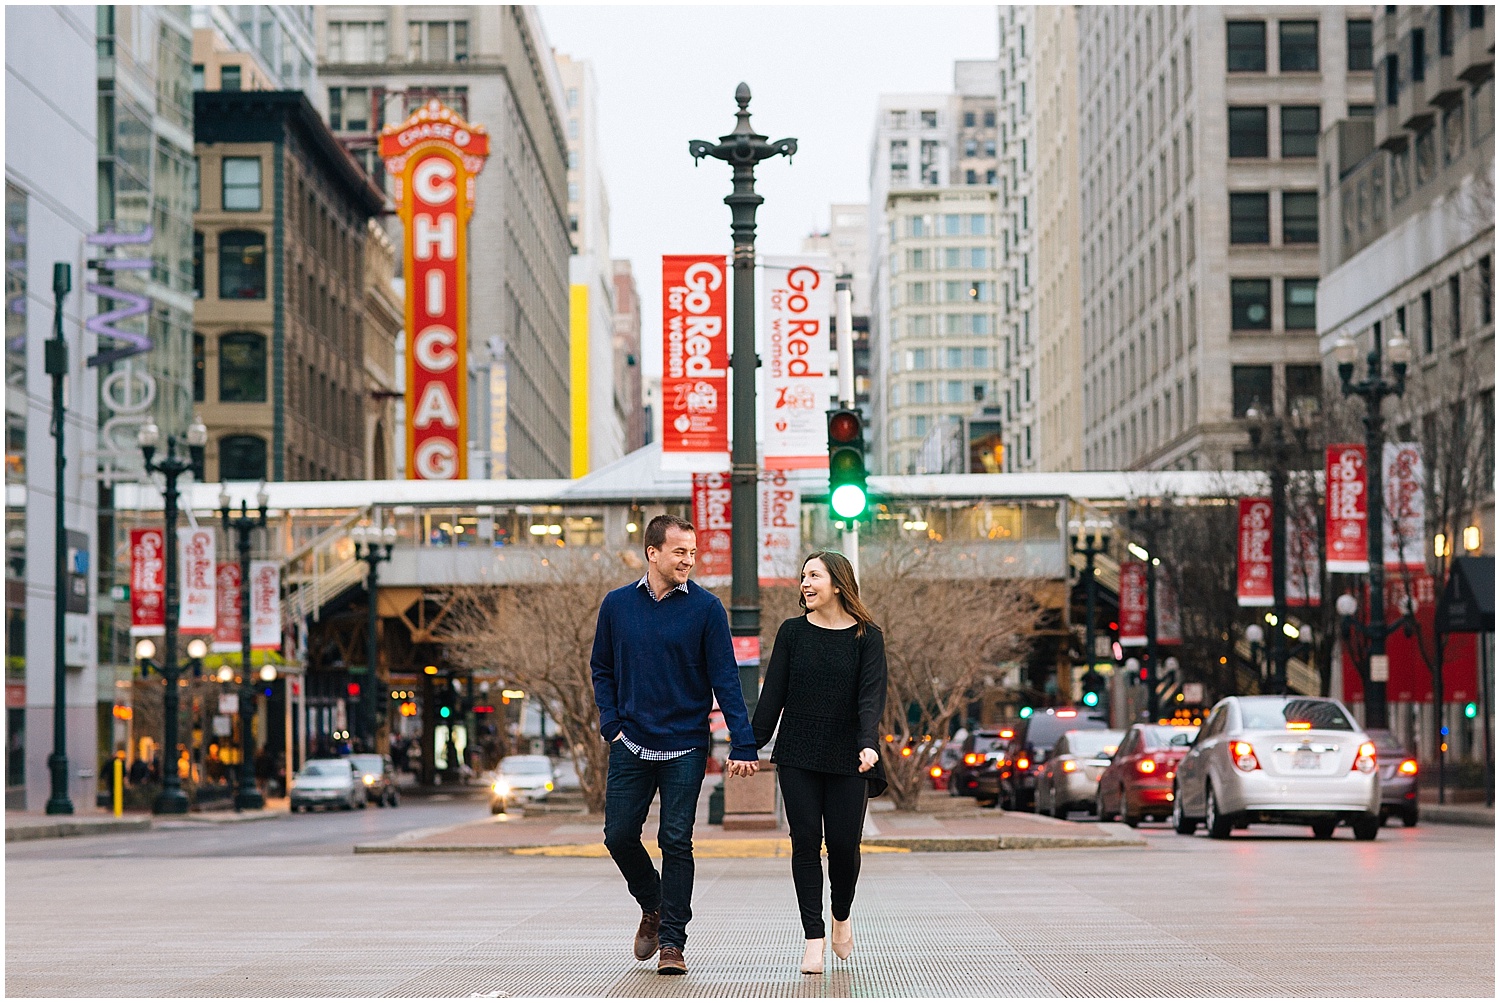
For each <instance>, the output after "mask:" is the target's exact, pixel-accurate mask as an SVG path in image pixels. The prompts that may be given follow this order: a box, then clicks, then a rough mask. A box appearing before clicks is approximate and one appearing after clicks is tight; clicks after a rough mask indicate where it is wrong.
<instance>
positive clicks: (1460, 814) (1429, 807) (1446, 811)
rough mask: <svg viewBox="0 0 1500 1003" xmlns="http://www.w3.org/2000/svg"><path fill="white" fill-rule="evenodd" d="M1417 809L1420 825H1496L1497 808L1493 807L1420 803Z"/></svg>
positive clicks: (1491, 827) (1491, 826)
mask: <svg viewBox="0 0 1500 1003" xmlns="http://www.w3.org/2000/svg"><path fill="white" fill-rule="evenodd" d="M1417 811H1418V814H1419V819H1420V821H1419V822H1418V824H1419V825H1420V824H1423V823H1432V824H1433V825H1472V826H1479V827H1481V828H1489V829H1493V828H1494V827H1495V809H1493V808H1469V807H1465V806H1463V805H1449V804H1419V805H1418V806H1417Z"/></svg>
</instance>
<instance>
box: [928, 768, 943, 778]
mask: <svg viewBox="0 0 1500 1003" xmlns="http://www.w3.org/2000/svg"><path fill="white" fill-rule="evenodd" d="M927 772H928V773H930V774H932V775H933V776H934V777H940V776H942V775H943V768H942V767H941V766H934V767H933V768H932V769H930V770H928V771H927Z"/></svg>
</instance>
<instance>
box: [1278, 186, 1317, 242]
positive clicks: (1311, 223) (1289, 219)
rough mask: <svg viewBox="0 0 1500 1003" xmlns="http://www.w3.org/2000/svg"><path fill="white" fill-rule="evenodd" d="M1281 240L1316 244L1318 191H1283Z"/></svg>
mask: <svg viewBox="0 0 1500 1003" xmlns="http://www.w3.org/2000/svg"><path fill="white" fill-rule="evenodd" d="M1281 242H1282V243H1283V244H1316V243H1317V242H1318V193H1317V192H1282V193H1281Z"/></svg>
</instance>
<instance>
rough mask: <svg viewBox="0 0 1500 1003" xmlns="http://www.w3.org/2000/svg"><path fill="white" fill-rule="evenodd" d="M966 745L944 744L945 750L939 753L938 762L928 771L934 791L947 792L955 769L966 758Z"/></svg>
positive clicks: (957, 743)
mask: <svg viewBox="0 0 1500 1003" xmlns="http://www.w3.org/2000/svg"><path fill="white" fill-rule="evenodd" d="M963 749H964V744H963V743H962V742H944V743H943V748H942V750H941V751H939V752H938V758H937V762H935V763H933V764H932V767H931V768H930V769H928V771H927V775H928V776H929V777H931V778H932V789H933V790H935V791H945V790H947V789H948V780H949V778H951V777H952V776H953V767H954V766H956V765H957V764H958V761H959V760H960V759H962V758H963V757H964V752H963Z"/></svg>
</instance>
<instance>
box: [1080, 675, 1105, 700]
mask: <svg viewBox="0 0 1500 1003" xmlns="http://www.w3.org/2000/svg"><path fill="white" fill-rule="evenodd" d="M1079 685H1080V687H1081V688H1082V690H1083V705H1084V706H1085V707H1098V706H1099V705H1100V704H1102V703H1104V694H1105V679H1104V677H1103V676H1102V675H1100V674H1099V673H1098V672H1095V671H1094V670H1093V669H1089V670H1088V671H1086V672H1085V673H1084V674H1083V678H1082V679H1080V680H1079Z"/></svg>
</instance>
